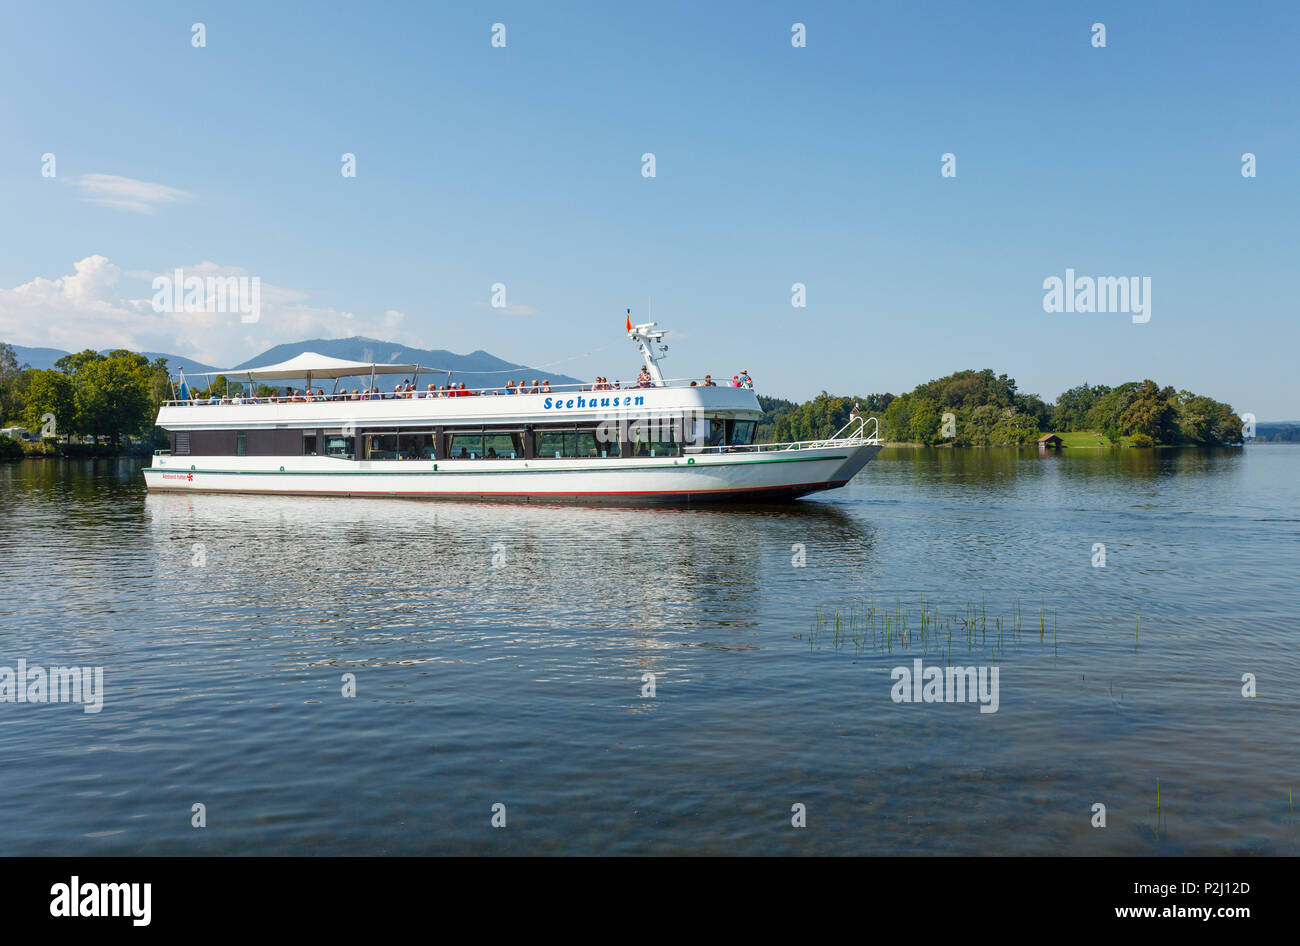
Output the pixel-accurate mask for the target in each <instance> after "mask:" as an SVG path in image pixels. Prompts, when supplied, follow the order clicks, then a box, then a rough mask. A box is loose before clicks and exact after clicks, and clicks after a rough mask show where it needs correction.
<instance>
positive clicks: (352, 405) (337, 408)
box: [158, 378, 762, 430]
mask: <svg viewBox="0 0 1300 946" xmlns="http://www.w3.org/2000/svg"><path fill="white" fill-rule="evenodd" d="M692 382H694V383H692ZM629 414H635V415H638V416H651V417H653V416H664V415H684V414H692V415H709V416H714V417H729V418H736V419H742V420H757V419H759V418H760V417H761V416H762V409H761V408H760V407H759V404H758V398H757V396H756V395H755V394H754V391H753V390H752V389H750V388H735V387H722V386H716V385H708V386H705V384H704V383H703V381H702V380H701V379H690V378H686V379H671V380H664V381H662V382H660V383H656V384H652V385H650V386H647V387H640V386H630V385H624V386H622V387H615V386H614V385H612V384H606V385H581V384H574V385H554V386H552V387H551V390H550V391H538V393H535V394H533V393H529V394H517V393H513V392H510V393H507V391H506V389H505V388H480V389H475V390H459V391H406V392H391V393H386V394H379V393H371V394H353V393H344V392H338V393H336V394H319V395H316V394H313V395H306V394H301V395H297V396H279V397H243V396H232V397H222V398H204V399H190V400H172V401H164V402H163V404H162V407H161V409H160V410H159V412H158V426H160V427H163V428H164V429H167V430H199V429H221V428H232V427H240V428H243V427H251V428H257V427H299V426H302V427H314V426H321V425H324V426H356V425H365V426H367V427H386V426H400V425H409V424H416V423H420V424H432V423H437V424H466V423H473V424H545V423H567V422H574V421H600V420H604V419H607V418H609V417H611V416H622V415H629Z"/></svg>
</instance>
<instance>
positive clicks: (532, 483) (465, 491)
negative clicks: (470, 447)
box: [144, 440, 880, 504]
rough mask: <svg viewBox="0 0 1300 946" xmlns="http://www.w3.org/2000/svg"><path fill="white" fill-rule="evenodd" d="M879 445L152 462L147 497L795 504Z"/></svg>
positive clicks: (831, 484)
mask: <svg viewBox="0 0 1300 946" xmlns="http://www.w3.org/2000/svg"><path fill="white" fill-rule="evenodd" d="M879 451H880V444H879V443H868V442H864V441H861V440H854V441H844V442H843V443H842V444H830V445H826V446H821V445H819V446H817V447H811V448H797V449H772V450H756V451H737V452H730V453H701V454H695V455H688V456H684V457H654V458H651V457H636V458H632V457H629V458H626V459H622V458H615V459H597V458H592V459H586V458H584V459H569V460H565V459H531V460H522V459H521V460H506V459H491V460H486V459H481V460H459V459H457V460H438V461H436V462H435V461H432V460H373V461H353V460H340V459H334V458H330V457H302V456H293V457H202V456H157V457H154V462H153V465H152V466H151V467H149V468H146V469H145V470H144V477H145V482H146V484H147V485H148V487H149V489H150V490H174V491H181V492H224V493H279V494H289V495H312V496H317V495H332V496H393V497H409V498H427V499H461V500H477V501H504V502H542V503H556V502H577V503H627V504H665V503H687V504H695V503H709V502H768V501H777V500H786V499H793V498H796V497H799V496H803V495H806V494H807V493H812V492H816V491H818V490H825V489H834V488H836V487H839V486H843V485H844V484H845V483H847V482H848V481H849V480H850V479H851V478H852V477H853V476H854V475H855V474H856V473H857V472H858V471H859V470H861V469H862V468H863V467H864V466H865V465H866V464H867V463H868V462H869V461H870V460H871V459H872V458H873V457H874V456H875V455H876V454H877V453H878V452H879Z"/></svg>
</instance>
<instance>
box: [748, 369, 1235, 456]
mask: <svg viewBox="0 0 1300 946" xmlns="http://www.w3.org/2000/svg"><path fill="white" fill-rule="evenodd" d="M759 403H760V405H761V406H762V408H763V420H762V421H761V422H760V424H759V431H758V432H759V437H760V438H762V439H764V440H767V441H770V442H777V443H781V442H787V441H794V440H811V439H817V438H821V437H829V436H830V435H831V434H833V433H834V432H835V431H836V430H838V429H839V428H840V427H841V426H843V425H844V424H845V423H846V422H847V421H848V419H849V414H850V412H851V411H852V410H853V406H854V405H855V404H857V405H858V407H859V411H860V413H865V414H869V415H873V416H875V417H877V418H879V420H880V434H881V436H882V437H883V438H884V439H885V440H886V441H887V442H890V443H896V444H921V445H926V446H936V445H949V446H958V447H963V446H971V447H988V446H1010V445H1026V444H1032V443H1035V442H1036V441H1037V440H1038V438H1039V437H1041V436H1042V435H1043V434H1045V433H1056V434H1059V435H1060V436H1061V438H1062V440H1063V441H1064V443H1065V444H1066V445H1067V446H1083V445H1089V446H1098V445H1109V446H1116V447H1118V446H1132V447H1153V446H1175V445H1177V446H1183V445H1200V446H1218V445H1222V444H1238V443H1241V442H1242V423H1241V418H1240V417H1238V416H1237V415H1236V413H1234V411H1233V409H1232V407H1231V405H1229V404H1225V403H1223V402H1222V401H1216V400H1214V399H1213V398H1210V397H1207V396H1205V395H1201V394H1194V393H1192V392H1191V391H1175V390H1174V389H1173V388H1171V387H1163V388H1162V387H1160V385H1158V384H1156V382H1154V381H1152V380H1150V379H1147V380H1144V381H1127V382H1125V383H1123V384H1120V385H1118V386H1116V387H1113V388H1112V387H1108V386H1107V385H1104V384H1097V385H1091V384H1080V385H1078V386H1076V387H1073V388H1070V389H1069V390H1068V391H1065V392H1063V393H1062V394H1061V395H1060V396H1059V397H1057V399H1056V402H1055V403H1054V404H1048V403H1047V402H1046V401H1044V400H1043V399H1042V398H1040V397H1039V396H1038V395H1036V394H1025V393H1022V392H1020V391H1018V390H1017V388H1016V382H1015V379H1014V378H1009V377H1007V376H1006V375H1005V374H1001V375H995V374H994V373H993V371H992V370H990V369H987V368H986V369H984V370H983V371H974V370H968V371H957V372H954V373H953V374H950V375H947V376H946V377H943V378H939V379H938V380H936V381H929V382H926V383H925V384H920V385H917V387H916V388H914V389H913V390H912V391H910V392H909V393H907V394H900V395H898V396H895V395H893V394H869V395H866V396H859V397H837V396H835V395H831V394H827V393H826V392H825V391H823V392H822V393H821V394H819V395H818V396H817V397H815V398H813V399H812V400H811V401H808V402H806V403H804V404H796V403H794V402H792V401H784V400H779V399H776V398H768V397H760V398H759ZM945 415H949V416H948V417H945ZM946 421H947V422H946Z"/></svg>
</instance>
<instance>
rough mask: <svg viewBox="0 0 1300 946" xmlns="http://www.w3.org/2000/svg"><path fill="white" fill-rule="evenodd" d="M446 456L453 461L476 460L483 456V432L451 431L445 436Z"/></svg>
mask: <svg viewBox="0 0 1300 946" xmlns="http://www.w3.org/2000/svg"><path fill="white" fill-rule="evenodd" d="M447 456H449V457H451V458H452V459H453V460H477V459H479V458H480V457H482V456H483V432H482V431H468V430H453V431H451V432H450V433H448V434H447Z"/></svg>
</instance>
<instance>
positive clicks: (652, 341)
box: [627, 309, 668, 385]
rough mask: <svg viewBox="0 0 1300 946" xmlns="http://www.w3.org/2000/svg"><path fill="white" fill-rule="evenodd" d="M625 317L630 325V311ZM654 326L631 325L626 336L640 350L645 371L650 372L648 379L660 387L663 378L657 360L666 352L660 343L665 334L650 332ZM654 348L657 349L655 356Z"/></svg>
mask: <svg viewBox="0 0 1300 946" xmlns="http://www.w3.org/2000/svg"><path fill="white" fill-rule="evenodd" d="M627 317H628V322H629V323H630V322H631V321H632V310H631V309H628V310H627ZM656 324H657V323H655V322H642V323H641V324H640V325H633V326H632V327H631V328H630V329H628V332H627V334H628V337H629V338H631V339H632V341H634V342H636V344H637V347H638V348H639V349H641V357H642V358H643V359H645V365H646V370H647V371H649V372H650V379H651V380H652V381H654V383H655V384H656V385H662V384H663V383H664V376H663V372H662V371H660V370H659V359H660V358H663V357H664V353H665V352H667V351H668V346H667V345H663V344H660V343H661V342H662V341H663V337H664V335H666V334H667V333H666V332H664V331H662V330H660V331H651V329H653V328H654V327H655V325H656ZM656 348H658V353H657V354H656V351H655V349H656Z"/></svg>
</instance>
